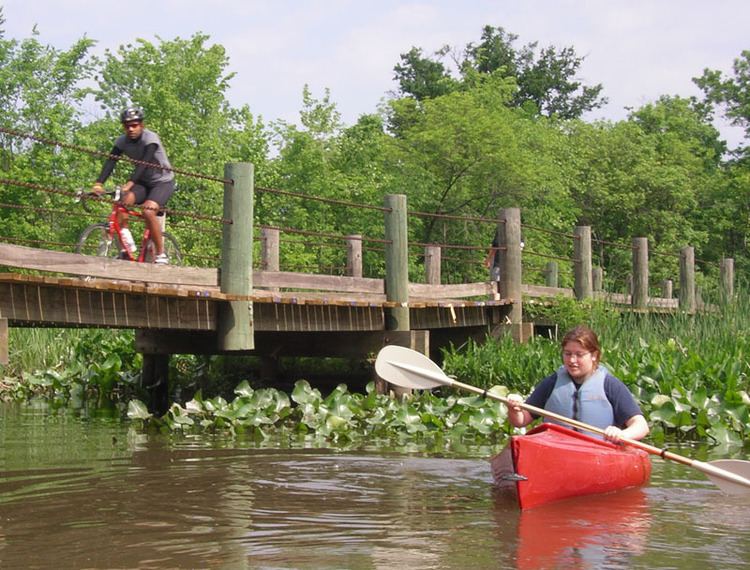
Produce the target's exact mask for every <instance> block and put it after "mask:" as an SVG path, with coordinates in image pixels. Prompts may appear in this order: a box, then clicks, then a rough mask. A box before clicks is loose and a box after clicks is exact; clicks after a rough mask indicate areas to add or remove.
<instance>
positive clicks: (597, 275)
mask: <svg viewBox="0 0 750 570" xmlns="http://www.w3.org/2000/svg"><path fill="white" fill-rule="evenodd" d="M591 286H592V289H593V290H594V293H601V292H602V291H604V269H602V268H601V267H599V266H598V265H597V266H596V267H593V268H592V269H591Z"/></svg>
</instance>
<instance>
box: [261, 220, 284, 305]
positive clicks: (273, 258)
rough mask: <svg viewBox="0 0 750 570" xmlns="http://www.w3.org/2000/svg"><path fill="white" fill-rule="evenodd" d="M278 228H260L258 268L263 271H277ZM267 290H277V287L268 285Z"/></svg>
mask: <svg viewBox="0 0 750 570" xmlns="http://www.w3.org/2000/svg"><path fill="white" fill-rule="evenodd" d="M279 267H280V266H279V229H278V228H261V230H260V268H261V269H262V270H263V271H279ZM268 290H269V291H274V292H275V291H279V288H278V287H268Z"/></svg>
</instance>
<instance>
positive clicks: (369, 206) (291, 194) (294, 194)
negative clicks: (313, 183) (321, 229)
mask: <svg viewBox="0 0 750 570" xmlns="http://www.w3.org/2000/svg"><path fill="white" fill-rule="evenodd" d="M255 191H256V192H267V193H269V194H276V195H279V196H289V197H291V198H300V199H303V200H312V201H313V202H321V203H323V204H333V205H336V206H347V207H349V208H359V209H361V210H376V211H378V212H390V211H391V209H390V208H386V207H384V206H374V205H372V204H357V203H355V202H347V201H346V200H337V199H335V198H323V197H322V196H310V195H309V194H303V193H301V192H291V191H289V190H279V189H277V188H259V187H256V188H255Z"/></svg>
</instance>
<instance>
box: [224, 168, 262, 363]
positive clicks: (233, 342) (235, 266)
mask: <svg viewBox="0 0 750 570" xmlns="http://www.w3.org/2000/svg"><path fill="white" fill-rule="evenodd" d="M224 178H225V179H226V180H227V182H226V183H225V184H224V218H225V219H227V220H229V223H225V224H224V228H223V233H222V247H221V272H220V278H219V281H220V287H221V292H222V293H229V294H232V295H246V296H250V295H251V294H252V291H253V190H254V182H253V165H252V164H250V163H247V162H236V163H230V164H227V165H226V166H225V167H224ZM217 344H218V347H217V348H218V349H220V350H226V351H233V350H250V349H252V348H254V343H253V305H252V303H251V302H250V301H229V302H227V303H225V304H224V305H222V310H221V312H220V314H219V320H218V323H217Z"/></svg>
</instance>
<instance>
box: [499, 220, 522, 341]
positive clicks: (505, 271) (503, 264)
mask: <svg viewBox="0 0 750 570" xmlns="http://www.w3.org/2000/svg"><path fill="white" fill-rule="evenodd" d="M497 229H498V231H497V237H498V238H499V239H498V246H499V247H498V251H497V253H496V255H499V256H500V283H499V285H500V296H501V297H503V298H504V299H511V300H512V301H513V308H512V309H511V312H510V320H511V324H512V325H515V326H519V327H520V325H521V322H522V320H523V310H522V309H523V307H522V305H523V298H522V296H523V289H522V287H523V284H522V281H521V274H522V268H521V210H520V208H505V209H503V210H501V212H500V223H499V224H498V226H497Z"/></svg>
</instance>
